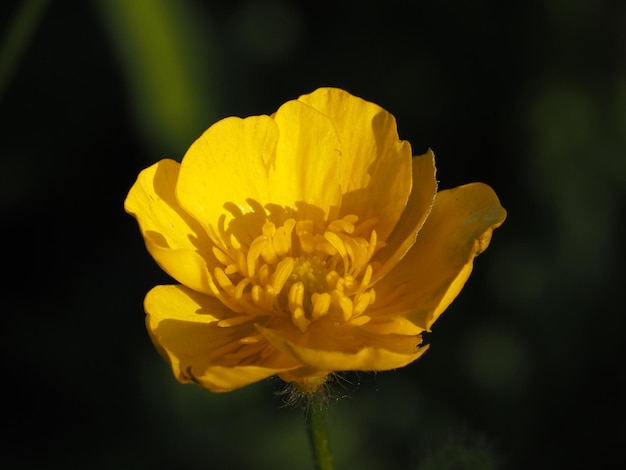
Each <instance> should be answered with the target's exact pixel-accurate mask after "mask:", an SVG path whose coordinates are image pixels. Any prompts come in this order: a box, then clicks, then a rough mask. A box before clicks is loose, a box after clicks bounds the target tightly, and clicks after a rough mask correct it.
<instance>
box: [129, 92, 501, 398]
mask: <svg viewBox="0 0 626 470" xmlns="http://www.w3.org/2000/svg"><path fill="white" fill-rule="evenodd" d="M125 208H126V211H127V212H129V213H130V214H132V215H133V216H134V217H135V218H136V219H137V221H138V223H139V227H140V229H141V233H142V235H143V237H144V240H145V243H146V246H147V248H148V250H149V252H150V254H151V255H152V256H153V257H154V259H155V260H156V261H157V263H158V264H159V265H160V266H161V268H162V269H163V270H165V271H166V272H167V273H168V274H169V275H170V276H172V277H173V278H174V279H175V280H176V281H178V282H179V283H180V284H178V285H166V286H157V287H155V288H154V289H152V290H151V291H150V292H149V293H148V295H147V296H146V299H145V310H146V313H147V319H146V323H147V327H148V330H149V332H150V335H151V337H152V339H153V341H154V343H155V345H156V346H157V347H158V348H159V350H160V351H161V353H162V354H163V356H164V357H165V358H166V359H167V360H168V361H169V363H170V364H171V367H172V369H173V371H174V374H175V375H176V377H177V378H178V380H180V381H181V382H195V383H197V384H200V385H201V386H203V387H206V388H208V389H210V390H213V391H217V392H221V391H228V390H232V389H235V388H238V387H242V386H244V385H248V384H250V383H253V382H256V381H258V380H261V379H264V378H266V377H269V376H272V375H275V374H278V375H279V376H280V377H281V378H282V379H284V380H285V381H287V382H295V383H296V384H297V385H299V386H300V387H301V388H303V389H305V390H307V389H312V388H315V387H316V386H317V385H318V384H320V383H321V382H323V380H324V378H325V377H326V376H327V375H328V374H329V373H331V372H334V371H346V370H363V371H374V370H388V369H395V368H398V367H402V366H405V365H406V364H408V363H410V362H412V361H414V360H416V359H417V358H418V357H419V356H421V355H422V354H423V353H424V351H425V350H426V348H425V347H418V345H419V344H420V342H421V333H422V332H424V331H429V330H430V327H431V325H432V324H433V323H434V322H435V320H436V319H437V317H438V316H439V315H440V314H441V313H442V312H443V311H444V310H445V309H446V307H447V306H448V305H449V304H450V302H452V300H453V299H454V298H455V297H456V296H457V294H458V293H459V292H460V290H461V288H462V287H463V285H464V284H465V281H466V280H467V278H468V277H469V274H470V272H471V270H472V264H473V260H474V257H475V256H476V255H478V254H479V253H481V252H482V251H483V250H484V249H485V248H487V246H488V245H489V241H490V238H491V232H492V230H493V229H494V228H496V227H498V226H499V225H500V224H501V223H502V222H503V221H504V218H505V217H506V212H505V210H504V209H503V208H502V207H501V206H500V203H499V201H498V198H497V197H496V195H495V194H494V192H493V191H492V189H491V188H490V187H489V186H486V185H484V184H480V183H474V184H469V185H465V186H460V187H458V188H455V189H451V190H446V191H440V192H437V188H436V180H435V166H434V156H433V154H432V152H430V151H429V152H428V153H426V154H425V155H422V156H419V157H412V153H411V146H410V144H409V143H408V142H406V141H401V140H399V138H398V134H397V130H396V122H395V119H394V117H393V116H392V115H391V114H389V113H388V112H387V111H385V110H384V109H382V108H380V107H379V106H377V105H375V104H373V103H369V102H367V101H364V100H362V99H360V98H356V97H354V96H352V95H350V94H349V93H347V92H345V91H343V90H339V89H333V88H322V89H318V90H316V91H315V92H313V93H311V94H309V95H304V96H301V97H300V98H298V99H297V100H293V101H289V102H287V103H285V104H284V105H282V106H281V107H280V109H279V110H278V111H277V112H276V113H275V114H273V115H272V116H253V117H249V118H246V119H240V118H235V117H230V118H227V119H223V120H221V121H219V122H217V123H216V124H214V125H213V126H212V127H210V128H209V129H208V130H207V131H206V132H205V133H204V134H203V135H202V136H201V137H200V138H199V139H198V140H197V141H196V142H195V143H194V144H193V145H192V146H191V148H190V149H189V151H188V152H187V154H186V155H185V156H184V158H183V160H182V162H181V163H180V164H179V163H177V162H175V161H173V160H162V161H160V162H158V163H156V164H155V165H153V166H151V167H149V168H147V169H145V170H144V171H142V172H141V173H140V175H139V177H138V179H137V182H136V183H135V184H134V185H133V187H132V188H131V190H130V192H129V194H128V197H127V199H126V202H125Z"/></svg>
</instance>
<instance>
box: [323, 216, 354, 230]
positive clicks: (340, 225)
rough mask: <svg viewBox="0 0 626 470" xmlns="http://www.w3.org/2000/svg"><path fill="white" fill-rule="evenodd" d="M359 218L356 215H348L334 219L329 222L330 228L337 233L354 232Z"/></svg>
mask: <svg viewBox="0 0 626 470" xmlns="http://www.w3.org/2000/svg"><path fill="white" fill-rule="evenodd" d="M357 220H359V218H358V217H357V216H356V215H347V216H345V217H343V218H342V219H337V220H333V221H332V222H331V223H330V224H328V230H330V231H331V232H335V233H340V232H343V233H348V234H350V233H352V232H354V224H355V223H356V222H357Z"/></svg>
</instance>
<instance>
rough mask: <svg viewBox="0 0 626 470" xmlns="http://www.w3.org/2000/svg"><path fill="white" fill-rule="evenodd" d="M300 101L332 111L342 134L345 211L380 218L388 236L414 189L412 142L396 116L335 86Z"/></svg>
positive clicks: (326, 112) (380, 231)
mask: <svg viewBox="0 0 626 470" xmlns="http://www.w3.org/2000/svg"><path fill="white" fill-rule="evenodd" d="M298 101H301V102H303V103H306V104H307V105H309V106H311V107H313V108H315V109H317V110H318V111H320V112H321V113H322V114H324V115H326V116H328V117H329V119H330V120H331V121H332V123H333V125H334V126H335V129H336V131H337V134H338V136H339V141H340V142H341V174H340V177H341V186H342V190H343V192H344V196H343V201H342V205H341V215H342V216H343V215H347V214H355V215H357V216H359V220H360V221H365V220H367V219H369V218H370V217H376V218H378V219H379V224H378V225H377V226H376V227H375V229H376V232H377V233H378V238H379V240H382V241H384V240H386V238H387V237H388V236H389V234H390V233H391V231H392V230H393V227H394V226H395V224H396V223H397V221H398V219H399V218H400V215H401V214H402V211H403V209H404V206H405V204H406V202H407V199H408V197H409V194H410V192H411V146H410V144H409V143H408V142H407V141H401V140H400V139H399V137H398V131H397V127H396V120H395V118H394V117H393V116H392V115H391V114H390V113H388V112H387V111H385V110H384V109H383V108H381V107H380V106H378V105H376V104H374V103H370V102H368V101H365V100H363V99H361V98H357V97H355V96H353V95H351V94H350V93H348V92H346V91H344V90H340V89H337V88H319V89H317V90H315V91H314V92H313V93H310V94H308V95H303V96H301V97H299V98H298Z"/></svg>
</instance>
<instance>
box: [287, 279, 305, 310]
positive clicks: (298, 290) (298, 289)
mask: <svg viewBox="0 0 626 470" xmlns="http://www.w3.org/2000/svg"><path fill="white" fill-rule="evenodd" d="M287 302H288V304H289V311H290V312H291V313H292V314H294V315H295V313H294V312H295V311H296V310H297V309H302V305H303V304H304V284H302V282H294V283H293V284H292V285H291V288H290V289H289V294H288V296H287Z"/></svg>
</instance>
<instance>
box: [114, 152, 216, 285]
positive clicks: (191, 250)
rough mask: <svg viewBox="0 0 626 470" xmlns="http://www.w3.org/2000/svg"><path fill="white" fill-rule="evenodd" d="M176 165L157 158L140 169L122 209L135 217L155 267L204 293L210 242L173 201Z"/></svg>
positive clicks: (174, 199) (176, 176)
mask: <svg viewBox="0 0 626 470" xmlns="http://www.w3.org/2000/svg"><path fill="white" fill-rule="evenodd" d="M179 168H180V165H179V164H178V163H177V162H175V161H174V160H161V161H160V162H158V163H156V164H154V165H152V166H151V167H149V168H146V169H145V170H143V171H142V172H141V173H140V174H139V176H138V177H137V181H136V182H135V184H134V185H133V186H132V188H131V189H130V191H129V193H128V196H127V197H126V200H125V201H124V208H125V209H126V211H127V212H128V213H129V214H131V215H133V216H134V217H135V218H136V219H137V222H138V223H139V228H140V230H141V234H142V235H143V238H144V241H145V243H146V247H147V248H148V251H149V252H150V254H151V255H152V257H153V258H154V259H155V261H156V262H157V263H158V264H159V266H161V268H162V269H163V270H164V271H165V272H167V273H168V274H169V275H170V276H172V277H173V278H174V279H176V280H177V281H178V282H180V283H182V284H185V285H186V286H188V287H191V288H192V289H195V290H197V291H200V292H206V293H208V292H209V291H210V290H209V287H208V283H207V277H206V273H207V260H210V259H212V258H213V257H212V255H211V254H210V253H211V246H212V244H211V242H210V240H209V239H208V237H207V235H206V233H205V231H204V229H203V228H202V227H201V226H200V224H198V223H197V222H196V221H195V220H193V219H192V218H191V217H190V216H189V215H188V214H186V213H185V211H184V210H183V209H182V208H181V207H180V205H179V204H178V202H177V201H176V198H175V196H174V188H175V186H176V181H177V179H178V173H179Z"/></svg>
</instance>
